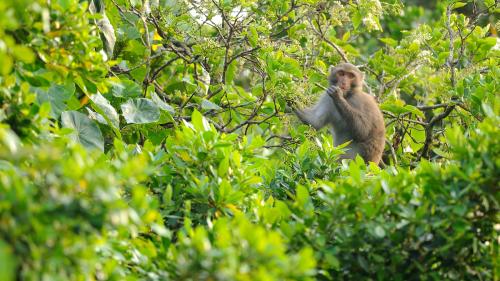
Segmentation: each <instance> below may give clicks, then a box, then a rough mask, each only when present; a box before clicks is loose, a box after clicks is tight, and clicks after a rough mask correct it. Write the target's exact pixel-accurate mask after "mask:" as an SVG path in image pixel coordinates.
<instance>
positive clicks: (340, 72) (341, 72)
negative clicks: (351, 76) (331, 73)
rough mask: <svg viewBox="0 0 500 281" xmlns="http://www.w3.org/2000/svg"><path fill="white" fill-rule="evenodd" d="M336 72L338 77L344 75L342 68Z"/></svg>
mask: <svg viewBox="0 0 500 281" xmlns="http://www.w3.org/2000/svg"><path fill="white" fill-rule="evenodd" d="M337 74H338V75H339V76H340V77H342V76H344V75H345V73H344V71H342V70H340V71H339V72H338V73H337Z"/></svg>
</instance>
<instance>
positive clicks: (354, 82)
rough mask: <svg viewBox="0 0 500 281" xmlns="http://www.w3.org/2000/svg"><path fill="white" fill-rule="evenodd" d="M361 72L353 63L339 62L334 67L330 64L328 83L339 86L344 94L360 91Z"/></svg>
mask: <svg viewBox="0 0 500 281" xmlns="http://www.w3.org/2000/svg"><path fill="white" fill-rule="evenodd" d="M363 79H364V76H363V73H362V72H361V71H360V70H359V68H357V67H356V66H355V65H353V64H350V63H341V64H339V65H337V66H335V67H333V66H330V76H329V77H328V81H329V82H330V85H335V86H337V87H339V88H340V89H341V90H342V92H344V94H346V93H349V92H352V93H357V92H360V91H361V90H362V88H363Z"/></svg>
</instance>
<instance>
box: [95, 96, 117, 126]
mask: <svg viewBox="0 0 500 281" xmlns="http://www.w3.org/2000/svg"><path fill="white" fill-rule="evenodd" d="M90 99H91V100H92V102H93V103H94V104H95V106H93V107H94V109H96V108H95V107H98V109H96V110H99V109H100V111H102V114H104V115H103V116H104V117H103V116H101V115H100V114H99V115H98V117H97V121H99V122H101V123H103V124H107V125H110V126H114V127H115V128H119V126H120V118H119V117H118V113H117V112H116V110H115V108H114V107H113V106H112V105H111V103H109V101H108V100H107V99H106V98H105V97H103V96H102V95H101V94H100V93H97V94H94V95H92V96H90ZM99 117H100V118H99ZM106 119H107V120H106ZM108 120H109V121H108ZM103 121H104V122H103ZM108 122H109V123H108Z"/></svg>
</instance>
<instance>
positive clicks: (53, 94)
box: [33, 82, 75, 118]
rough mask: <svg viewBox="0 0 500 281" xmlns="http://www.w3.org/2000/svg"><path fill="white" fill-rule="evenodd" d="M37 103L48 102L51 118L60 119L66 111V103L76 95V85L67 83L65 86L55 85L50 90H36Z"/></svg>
mask: <svg viewBox="0 0 500 281" xmlns="http://www.w3.org/2000/svg"><path fill="white" fill-rule="evenodd" d="M33 91H34V92H35V93H36V98H37V103H38V104H40V105H41V104H42V103H45V102H48V103H49V104H50V116H51V117H53V118H59V116H60V115H61V112H63V111H64V110H66V102H67V101H68V100H69V99H70V98H71V97H72V96H73V95H74V94H75V84H74V83H73V82H67V83H66V84H64V85H57V84H53V85H52V86H50V88H49V89H48V90H44V89H42V88H34V89H33Z"/></svg>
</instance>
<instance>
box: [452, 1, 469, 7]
mask: <svg viewBox="0 0 500 281" xmlns="http://www.w3.org/2000/svg"><path fill="white" fill-rule="evenodd" d="M465 5H467V3H463V2H456V3H454V4H453V7H452V8H453V9H458V8H462V7H463V6H465Z"/></svg>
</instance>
